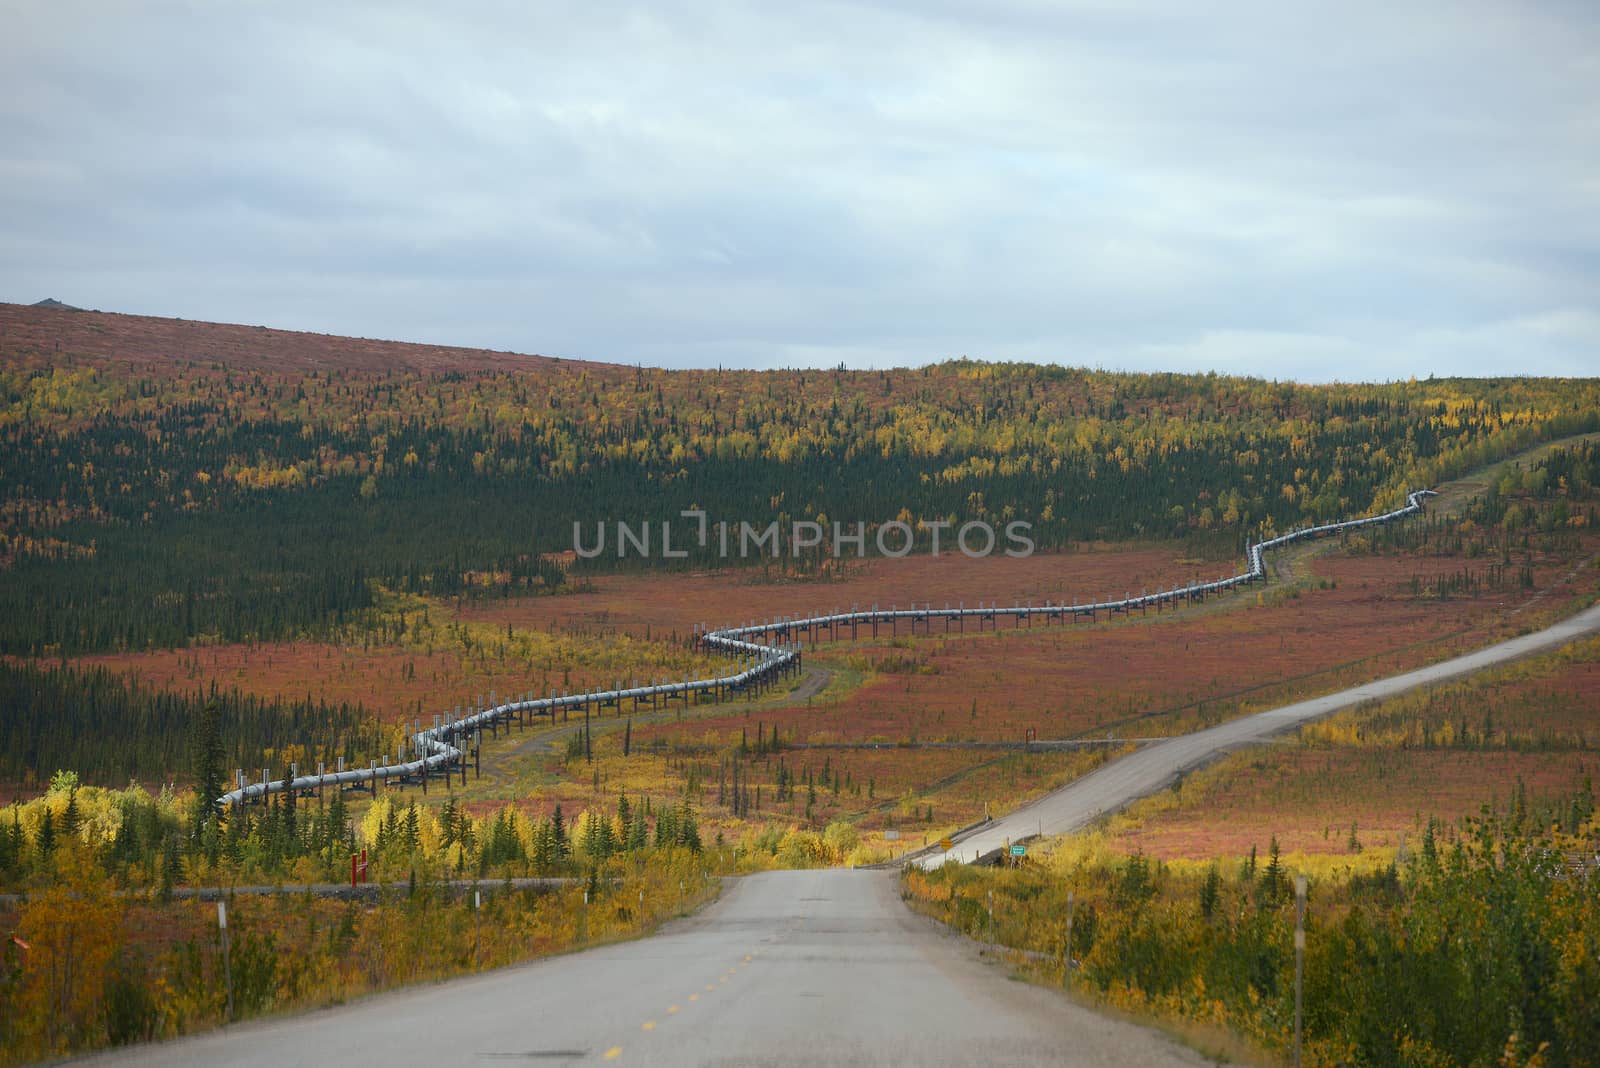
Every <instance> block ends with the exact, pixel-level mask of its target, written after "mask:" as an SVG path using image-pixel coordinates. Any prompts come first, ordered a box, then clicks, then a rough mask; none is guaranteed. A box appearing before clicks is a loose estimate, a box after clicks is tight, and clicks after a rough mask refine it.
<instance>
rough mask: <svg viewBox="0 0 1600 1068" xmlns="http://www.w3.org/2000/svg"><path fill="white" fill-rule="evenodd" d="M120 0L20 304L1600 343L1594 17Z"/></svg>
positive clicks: (760, 355) (323, 318) (1559, 368)
mask: <svg viewBox="0 0 1600 1068" xmlns="http://www.w3.org/2000/svg"><path fill="white" fill-rule="evenodd" d="M969 6H970V5H955V4H948V5H941V4H930V3H926V2H918V3H914V4H913V3H904V4H895V3H882V4H824V5H789V6H784V7H781V8H780V7H779V6H777V5H765V4H748V5H741V4H724V5H707V4H682V5H673V4H669V3H661V4H651V5H648V6H638V7H624V6H615V7H611V6H603V5H578V4H572V5H561V4H553V3H542V4H534V5H518V4H504V5H485V6H480V7H478V8H477V9H476V10H474V11H473V12H471V13H470V14H468V15H463V14H460V13H455V14H448V15H447V14H444V13H442V10H438V9H436V6H435V5H416V6H411V7H407V6H404V5H400V4H383V5H373V6H370V7H361V6H358V5H324V6H297V5H288V4H272V5H199V6H193V7H191V6H185V5H176V4H171V5H155V4H142V5H132V4H126V5H107V4H99V3H97V4H81V5H76V6H75V5H73V4H71V3H50V4H44V3H31V2H25V3H23V4H21V5H20V6H18V7H16V9H15V10H14V11H13V12H11V13H10V14H8V21H9V22H11V23H12V24H13V25H14V27H15V32H12V33H10V34H8V35H7V36H6V37H5V39H4V40H3V41H0V197H3V203H5V204H6V206H7V212H6V214H5V216H4V221H3V222H0V234H3V236H4V239H5V240H4V241H3V242H0V297H3V298H4V299H10V300H19V301H30V300H34V299H38V298H40V297H43V296H46V295H53V296H57V297H59V298H61V299H63V300H67V301H69V302H73V303H80V304H86V305H92V306H96V307H101V308H106V309H108V310H120V311H133V312H144V313H151V314H161V315H180V316H184V317H189V318H212V319H222V320H229V321H241V322H252V323H254V322H264V323H271V324H273V325H277V326H284V327H291V328H302V329H314V330H325V331H332V332H338V333H350V334H357V335H363V336H388V337H397V338H403V339H409V340H426V341H439V342H448V343H459V344H468V345H484V346H492V347H497V348H512V349H519V350H523V351H540V352H550V353H559V354H564V355H569V356H580V357H590V358H597V359H616V360H624V361H628V362H649V363H662V364H668V365H678V366H682V365H693V364H709V363H722V364H725V365H741V364H742V365H749V366H776V365H792V364H814V365H829V364H835V363H839V362H841V361H844V362H847V363H852V364H861V365H868V364H871V365H885V364H897V363H921V362H925V361H928V360H934V359H941V358H945V357H949V356H954V355H962V354H966V355H971V356H977V357H984V358H992V359H1010V358H1015V359H1034V360H1054V361H1059V362H1070V363H1086V364H1090V365H1100V366H1105V367H1124V368H1137V369H1213V368H1214V369H1217V370H1224V371H1242V372H1249V373H1255V374H1264V375H1269V376H1274V377H1297V378H1304V379H1311V380H1327V379H1332V378H1342V379H1352V378H1392V377H1403V376H1406V375H1412V374H1415V375H1419V376H1420V375H1427V374H1430V373H1435V374H1506V373H1512V372H1534V373H1545V374H1593V373H1595V372H1596V370H1597V369H1600V358H1597V352H1600V350H1597V347H1596V343H1597V341H1600V318H1597V308H1596V302H1595V294H1596V293H1600V180H1597V179H1596V178H1595V176H1596V175H1600V123H1597V122H1596V120H1595V119H1594V118H1593V117H1592V112H1593V106H1592V105H1593V101H1594V100H1595V99H1600V66H1597V64H1596V63H1595V61H1594V59H1593V57H1594V56H1595V55H1597V54H1600V47H1597V46H1600V29H1597V20H1596V19H1595V18H1594V17H1593V14H1592V11H1590V10H1589V9H1588V8H1587V7H1586V6H1584V5H1581V4H1558V3H1547V4H1539V5H1535V4H1525V5H1505V4H1498V3H1488V2H1481V3H1480V2H1473V0H1466V2H1450V3H1445V2H1442V0H1440V2H1437V3H1431V4H1429V3H1424V4H1417V5H1405V6H1403V7H1400V8H1396V7H1395V6H1394V5H1352V4H1339V5H1333V4H1329V5H1281V4H1271V3H1258V4H1240V5H1233V6H1230V7H1229V8H1228V9H1227V11H1226V12H1225V13H1218V12H1217V11H1215V10H1213V9H1202V8H1201V7H1198V6H1195V5H1170V6H1168V5H1159V4H1148V5H1141V4H1129V3H1111V2H1105V3H1094V2H1085V3H1077V4H1043V3H1040V4H1032V3H1025V2H1016V3H1011V4H1007V5H985V6H987V7H990V8H991V10H988V11H985V12H983V13H982V14H974V13H972V12H971V11H969V10H968V7H969Z"/></svg>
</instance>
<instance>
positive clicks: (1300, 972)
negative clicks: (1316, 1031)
mask: <svg viewBox="0 0 1600 1068" xmlns="http://www.w3.org/2000/svg"><path fill="white" fill-rule="evenodd" d="M1305 960H1306V877H1305V876H1304V875H1296V876H1295V877H1294V1068H1300V1036H1301V1026H1302V1023H1301V1007H1302V1005H1303V1003H1304V1002H1303V998H1304V993H1305Z"/></svg>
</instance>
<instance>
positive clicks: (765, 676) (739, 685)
mask: <svg viewBox="0 0 1600 1068" xmlns="http://www.w3.org/2000/svg"><path fill="white" fill-rule="evenodd" d="M1431 496H1437V494H1436V493H1435V492H1434V491H1433V490H1416V491H1413V492H1412V493H1409V494H1407V496H1406V504H1405V507H1403V508H1397V509H1395V510H1394V511H1392V512H1385V513H1383V514H1381V515H1375V516H1368V517H1366V518H1364V519H1350V520H1345V521H1344V522H1340V523H1324V524H1321V525H1319V526H1314V527H1303V528H1301V529H1299V530H1293V531H1290V532H1289V533H1287V534H1280V535H1279V536H1278V537H1276V538H1270V539H1268V540H1266V541H1261V542H1256V543H1254V544H1252V545H1251V546H1250V547H1249V549H1248V550H1247V552H1246V558H1247V560H1248V562H1249V565H1250V566H1249V568H1248V569H1247V570H1245V571H1242V572H1240V573H1239V574H1237V575H1234V576H1232V577H1231V578H1223V579H1216V580H1214V581H1211V582H1196V583H1191V584H1189V585H1187V586H1176V587H1173V588H1172V589H1170V590H1161V591H1157V592H1156V593H1144V594H1140V595H1139V596H1137V597H1135V596H1131V595H1130V596H1125V597H1122V598H1120V599H1117V600H1111V601H1095V602H1091V603H1087V604H1078V603H1077V602H1073V603H1072V604H1057V603H1051V602H1049V601H1046V602H1045V604H1043V605H1033V604H1028V605H1013V606H1011V607H1009V608H1001V607H998V606H996V605H993V604H990V605H988V606H984V605H982V604H981V603H980V604H979V606H978V607H976V608H967V607H966V606H965V605H960V606H957V607H955V608H951V607H950V606H948V605H946V606H945V607H944V608H934V607H933V606H931V605H923V606H922V607H921V608H918V607H916V606H915V604H913V606H912V607H910V608H898V607H891V608H889V609H887V610H880V609H879V608H878V607H877V606H874V607H872V608H870V609H865V610H858V609H852V610H851V611H849V612H834V613H831V614H828V615H818V616H804V617H799V616H796V617H790V618H779V619H776V620H772V621H770V622H767V623H752V624H748V625H746V626H742V627H719V628H715V629H702V628H701V627H699V626H696V628H695V636H696V639H697V640H698V641H699V642H700V643H701V644H703V645H705V646H707V647H709V648H712V649H716V650H719V651H720V652H724V653H727V654H729V655H730V656H733V657H736V658H737V659H738V662H739V665H740V668H741V669H740V670H738V671H735V672H732V673H730V674H726V675H715V676H711V677H709V678H703V679H687V678H686V679H684V680H682V681H680V682H657V683H651V684H649V685H645V686H638V685H635V686H630V687H626V688H624V687H622V686H620V685H619V686H617V687H616V688H613V689H610V690H598V691H594V692H592V693H575V694H555V693H552V694H551V695H550V696H548V697H539V698H534V697H532V696H531V695H529V696H526V697H524V698H523V699H521V700H517V701H509V702H506V703H504V704H494V703H493V702H494V695H493V694H492V693H491V694H490V697H489V700H490V705H491V707H488V708H480V709H479V710H478V711H476V712H473V713H470V714H465V715H463V714H460V713H459V712H458V713H457V714H455V715H454V716H451V715H449V714H446V715H443V716H435V717H434V724H433V726H432V727H431V728H429V729H427V730H417V731H415V732H414V733H413V734H412V735H411V736H410V743H411V748H412V751H413V752H414V753H415V754H416V756H415V757H413V758H412V759H410V760H406V759H404V756H405V754H404V753H403V752H402V753H401V754H399V756H400V758H401V759H399V760H398V761H397V762H395V763H388V762H387V757H385V762H384V763H382V764H379V763H378V762H377V761H376V760H374V761H373V762H372V765H371V766H370V767H366V768H351V769H346V768H344V767H343V766H342V764H343V761H341V762H340V764H341V767H339V768H338V769H337V770H335V771H331V772H328V771H323V770H322V769H320V768H319V769H318V773H317V774H315V775H298V774H296V770H297V769H295V768H293V767H292V766H291V769H290V773H289V774H288V775H287V776H285V777H284V778H282V779H271V778H269V777H268V775H267V772H266V771H265V770H263V772H262V777H261V781H260V782H254V783H246V782H244V781H243V774H242V773H237V778H238V780H239V781H238V782H237V785H236V788H235V789H233V790H230V791H229V792H228V793H226V794H223V795H222V796H221V797H219V798H218V799H217V803H218V804H219V805H238V804H243V803H246V802H249V801H254V800H258V799H262V798H265V797H267V796H268V795H269V794H274V793H278V792H280V791H282V790H285V789H293V790H297V791H310V790H317V789H320V788H322V787H324V786H333V787H342V786H346V785H352V784H360V783H368V784H372V785H373V787H374V789H376V784H377V783H379V782H388V781H389V780H390V779H398V780H402V781H410V780H420V781H421V782H422V784H423V788H424V789H426V788H427V781H428V778H429V777H430V776H432V775H435V774H446V775H448V774H452V773H453V768H454V767H455V766H460V768H461V771H462V775H463V777H465V774H466V753H465V751H464V749H463V748H462V746H463V745H466V744H468V743H467V742H466V741H465V739H468V738H472V739H474V740H476V741H477V742H480V743H481V735H482V732H483V730H484V728H486V727H487V728H490V729H492V730H497V729H498V726H499V725H500V724H501V723H509V722H510V721H512V720H516V721H517V722H518V723H523V722H525V721H526V720H527V719H528V718H532V717H536V716H541V715H544V716H549V717H550V718H551V721H552V722H553V721H554V719H555V716H556V714H557V713H558V712H561V713H565V712H568V711H570V710H572V709H580V710H583V711H588V710H589V709H590V708H605V707H608V706H609V707H615V708H618V709H620V708H621V703H622V702H623V701H626V700H629V699H632V700H633V701H634V702H635V704H636V705H637V703H638V702H640V701H644V700H649V701H651V702H652V703H653V702H654V701H655V700H656V699H657V698H664V699H666V700H671V699H673V698H678V699H680V700H683V701H684V702H685V703H687V701H688V699H689V697H690V696H691V695H694V694H711V695H712V696H714V697H717V698H721V697H725V696H727V695H729V694H732V693H737V692H740V691H744V690H748V689H750V688H751V687H759V686H763V685H767V684H769V683H770V682H772V681H773V680H774V679H775V678H777V677H779V676H782V675H785V674H788V673H791V672H794V671H798V670H799V669H800V668H801V666H802V657H803V653H802V649H801V644H800V642H799V640H798V639H799V637H800V636H801V635H802V634H805V635H807V636H809V637H810V638H811V640H812V641H813V642H815V640H816V637H817V635H818V634H819V633H821V632H822V631H824V630H826V631H827V632H828V635H829V637H830V638H838V637H839V634H840V631H841V630H842V629H843V628H844V627H847V626H848V627H849V628H850V636H851V637H852V638H854V637H856V636H857V633H858V630H859V628H861V627H863V626H870V627H871V628H872V634H873V636H874V637H876V636H877V633H878V628H879V627H880V626H882V625H884V624H887V625H889V626H890V627H891V628H893V630H894V632H895V633H898V629H899V624H900V622H901V621H906V622H908V623H909V624H910V626H911V630H912V633H916V627H917V624H918V623H922V624H923V625H924V628H925V630H926V629H928V628H930V627H931V624H932V621H933V620H936V619H941V620H943V621H944V622H945V629H946V631H948V630H949V628H950V624H951V623H952V622H955V623H958V624H960V626H961V628H962V629H963V630H965V624H966V621H967V620H968V619H975V620H977V622H978V624H979V627H980V629H981V628H982V625H983V624H984V623H986V622H987V623H990V624H991V625H998V621H999V620H1000V618H1002V617H1007V616H1009V617H1011V618H1012V619H1013V620H1014V621H1015V623H1016V624H1017V625H1018V626H1021V625H1022V624H1023V621H1024V620H1026V621H1027V622H1028V624H1029V625H1031V624H1032V621H1033V619H1034V618H1035V617H1042V618H1043V619H1044V620H1045V622H1046V623H1047V624H1048V623H1052V622H1074V621H1077V620H1079V619H1082V618H1083V617H1085V616H1087V617H1088V618H1089V619H1090V621H1093V620H1095V619H1097V618H1099V616H1100V614H1101V613H1105V615H1106V616H1107V617H1110V616H1113V615H1117V614H1119V613H1121V614H1126V613H1129V612H1132V611H1135V610H1141V611H1145V612H1148V611H1149V609H1151V608H1155V609H1156V611H1157V612H1160V611H1161V610H1162V609H1163V608H1165V607H1168V606H1174V607H1175V606H1176V605H1177V604H1179V603H1180V602H1182V603H1188V602H1192V601H1196V600H1204V599H1205V598H1206V597H1208V596H1211V595H1212V594H1219V593H1225V592H1227V591H1229V590H1232V589H1235V588H1237V587H1239V586H1243V585H1246V584H1248V583H1252V582H1261V581H1265V579H1266V562H1265V561H1266V553H1267V552H1268V551H1269V550H1272V549H1276V548H1278V547H1280V546H1283V545H1287V544H1289V543H1290V542H1293V541H1300V540H1303V539H1306V538H1317V537H1321V536H1323V535H1326V534H1333V533H1340V532H1343V531H1349V530H1356V529H1359V528H1361V527H1368V526H1377V525H1380V524H1383V523H1392V522H1394V521H1395V520H1398V519H1404V518H1406V517H1408V516H1411V515H1415V514H1417V513H1419V512H1421V511H1422V499H1423V498H1424V497H1431ZM756 638H759V639H760V640H759V641H757V640H752V639H756ZM456 742H461V743H462V744H461V745H457V744H455V743H456Z"/></svg>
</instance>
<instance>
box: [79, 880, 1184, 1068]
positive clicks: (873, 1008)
mask: <svg viewBox="0 0 1600 1068" xmlns="http://www.w3.org/2000/svg"><path fill="white" fill-rule="evenodd" d="M506 1062H513V1063H516V1062H520V1063H536V1064H554V1065H560V1064H585V1063H597V1064H618V1065H623V1064H636V1065H660V1066H663V1068H672V1066H677V1065H752V1066H769V1065H818V1066H822V1065H826V1066H829V1068H832V1066H842V1065H890V1064H895V1065H899V1064H905V1065H928V1066H935V1068H936V1066H940V1065H985V1066H987V1065H1010V1066H1018V1068H1025V1066H1030V1065H1101V1066H1106V1065H1128V1066H1132V1068H1141V1066H1154V1065H1160V1066H1168V1065H1172V1066H1177V1065H1201V1064H1206V1063H1208V1062H1207V1061H1205V1060H1204V1059H1203V1058H1201V1057H1200V1056H1199V1055H1198V1054H1195V1053H1193V1052H1191V1051H1189V1050H1187V1049H1184V1048H1182V1047H1179V1046H1177V1045H1175V1044H1173V1043H1172V1042H1171V1041H1169V1040H1168V1039H1165V1038H1163V1037H1161V1036H1160V1035H1158V1034H1156V1033H1154V1032H1152V1031H1148V1030H1145V1029H1143V1028H1140V1027H1136V1026H1134V1025H1132V1024H1129V1023H1125V1022H1122V1021H1118V1020H1112V1019H1108V1018H1106V1017H1103V1016H1100V1015H1098V1014H1096V1013H1093V1012H1090V1011H1089V1010H1087V1009H1084V1008H1081V1007H1079V1006H1077V1005H1075V1004H1073V1003H1072V1002H1069V1001H1067V1000H1066V999H1064V998H1062V997H1060V996H1059V995H1057V994H1056V993H1054V992H1053V991H1050V990H1046V989H1043V988H1040V987H1036V986H1032V985H1029V984H1026V983H1018V982H1012V981H1010V980H1008V979H1007V978H1006V972H1005V970H1004V968H1003V966H1000V965H996V964H992V963H984V962H982V961H980V960H979V959H978V956H977V954H976V952H975V950H974V948H973V946H972V944H971V943H970V942H968V941H967V940H965V939H962V938H959V937H956V936H954V935H951V934H948V933H946V932H945V931H944V930H943V929H942V928H940V927H939V926H938V925H936V924H934V923H933V922H932V921H929V920H926V919H923V918H922V917H919V916H916V915H914V914H913V913H911V912H910V911H909V910H908V909H907V908H906V907H905V906H904V905H903V904H901V902H900V900H899V897H898V896H897V883H896V880H895V876H894V875H893V874H891V873H887V872H868V871H841V870H833V871H793V872H773V873H770V874H765V875H754V876H749V877H747V878H743V879H737V880H730V881H729V884H728V887H727V889H726V890H725V891H724V893H723V897H722V900H720V901H718V902H717V903H716V904H714V905H712V906H710V907H709V908H708V909H706V910H705V911H704V912H703V913H702V914H700V915H699V916H697V917H694V918H692V919H689V920H684V921H679V922H678V923H676V924H674V925H672V926H671V927H669V928H667V929H666V930H665V931H664V932H663V933H662V934H660V935H657V936H656V937H654V938H648V939H643V940H641V941H637V942H629V943H624V944H620V945H614V946H608V947H605V948H601V949H596V950H591V951H589V952H587V953H580V954H576V955H573V956H568V957H560V958H556V959H552V960H545V961H539V962H535V963H532V964H527V965H521V966H518V967H514V968H506V969H502V970H500V971H497V972H492V973H488V974H486V975H481V976H473V977H471V978H468V979H460V980H456V981H454V982H451V983H447V984H442V985H432V986H426V987H416V988H411V989H408V990H403V991H399V992H397V993H393V994H386V995H381V996H378V997H373V998H369V999H366V1000H363V1001H359V1002H356V1003H355V1004H352V1005H348V1006H343V1007H340V1008H336V1009H329V1010H325V1011H320V1012H314V1013H309V1014H306V1015H303V1016H298V1017H291V1018H287V1019H278V1020H265V1021H257V1022H252V1023H248V1024H243V1025H239V1026H236V1027H232V1028H228V1029H226V1030H224V1031H219V1032H212V1033H210V1034H206V1035H199V1036H195V1037H193V1038H187V1039H180V1040H178V1041H175V1042H170V1043H165V1044H162V1045H157V1046H150V1047H145V1048H142V1049H135V1050H129V1051H120V1052H118V1053H115V1054H110V1055H105V1056H101V1057H95V1058H91V1059H90V1063H111V1064H118V1065H162V1066H165V1065H172V1064H207V1065H251V1066H254V1065H259V1066H260V1068H286V1066H291V1065H297V1064H317V1065H356V1064H361V1065H365V1064H382V1065H385V1066H393V1068H404V1066H408V1065H418V1066H426V1068H440V1066H441V1065H474V1064H482V1065H490V1064H496V1063H506Z"/></svg>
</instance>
